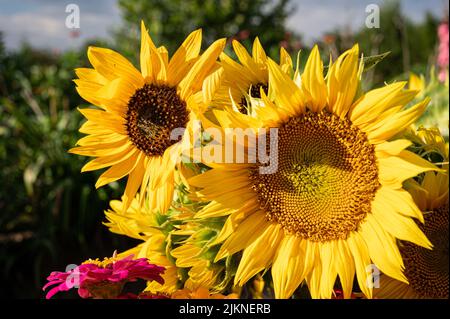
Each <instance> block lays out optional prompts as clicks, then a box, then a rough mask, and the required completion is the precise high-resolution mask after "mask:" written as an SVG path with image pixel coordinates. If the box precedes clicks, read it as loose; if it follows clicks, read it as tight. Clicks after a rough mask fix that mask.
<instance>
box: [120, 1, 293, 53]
mask: <svg viewBox="0 0 450 319" xmlns="http://www.w3.org/2000/svg"><path fill="white" fill-rule="evenodd" d="M118 4H119V7H120V9H121V12H122V15H123V18H124V22H123V26H122V28H121V29H120V30H119V31H118V32H117V33H116V39H117V44H119V45H120V49H121V52H122V53H125V54H126V55H127V56H128V57H129V58H131V59H133V60H134V61H138V59H137V58H138V52H137V50H136V48H139V41H140V21H141V20H142V21H144V22H145V23H146V27H147V28H148V29H149V31H150V34H151V35H152V38H153V40H154V42H155V43H156V45H161V44H164V45H165V46H166V47H167V49H168V50H169V53H173V52H174V51H175V50H176V48H177V47H178V46H179V45H180V44H181V43H182V42H183V41H184V39H185V38H186V36H187V35H188V34H189V33H190V32H192V31H194V30H196V29H198V28H202V32H203V42H204V45H209V44H211V43H212V42H213V41H215V40H216V39H219V38H223V37H227V38H237V39H239V40H244V41H246V40H247V39H249V40H250V39H251V40H253V38H255V37H256V36H259V37H260V39H261V42H262V43H263V44H264V47H265V48H266V50H267V52H268V53H271V54H276V55H277V54H278V51H279V45H280V42H282V41H286V40H290V38H291V36H292V35H291V34H290V33H289V32H288V30H287V29H286V26H285V22H286V18H287V17H288V14H289V13H291V12H293V10H292V9H293V7H292V5H290V0H251V1H248V0H245V1H242V0H192V1H184V0H171V1H162V0H137V1H135V0H119V1H118ZM247 42H249V41H247ZM249 43H250V42H249Z"/></svg>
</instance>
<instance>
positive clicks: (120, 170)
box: [95, 152, 141, 188]
mask: <svg viewBox="0 0 450 319" xmlns="http://www.w3.org/2000/svg"><path fill="white" fill-rule="evenodd" d="M140 156H141V152H136V153H134V154H133V155H132V156H130V158H128V159H127V160H125V161H123V162H120V163H118V164H115V165H113V166H111V167H110V168H109V169H108V170H107V171H106V172H104V173H103V174H102V175H100V177H99V178H98V180H97V183H95V187H96V188H99V187H102V186H104V185H106V184H109V183H112V182H114V181H116V180H118V179H121V178H122V177H124V176H126V175H128V174H129V173H130V172H131V171H132V170H133V169H134V168H135V167H136V164H137V162H138V160H139V157H140Z"/></svg>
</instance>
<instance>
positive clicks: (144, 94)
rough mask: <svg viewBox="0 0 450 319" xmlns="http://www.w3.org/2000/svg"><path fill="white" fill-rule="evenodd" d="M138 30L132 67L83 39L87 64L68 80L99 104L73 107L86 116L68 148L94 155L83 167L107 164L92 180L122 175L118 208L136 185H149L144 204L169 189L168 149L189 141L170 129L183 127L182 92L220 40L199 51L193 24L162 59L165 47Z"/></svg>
mask: <svg viewBox="0 0 450 319" xmlns="http://www.w3.org/2000/svg"><path fill="white" fill-rule="evenodd" d="M141 32H142V33H141V52H140V65H141V70H140V71H138V70H137V69H136V68H135V67H134V66H133V65H132V64H131V63H130V62H129V61H127V60H126V59H125V58H124V57H123V56H121V55H120V54H118V53H116V52H114V51H112V50H109V49H103V48H96V47H89V49H88V58H89V61H90V62H91V64H92V65H93V67H94V68H93V69H87V68H81V69H77V70H76V73H77V76H78V77H79V79H77V80H75V83H76V85H77V91H78V93H79V94H80V96H81V97H83V98H84V99H85V100H87V101H88V102H90V103H92V104H93V105H96V106H98V107H99V108H100V109H91V108H89V109H80V112H81V113H82V114H83V115H84V116H85V117H86V118H87V120H88V121H87V122H86V123H84V124H83V125H82V127H81V128H80V132H82V133H85V134H88V136H86V137H83V138H82V139H80V140H79V141H78V143H77V144H78V145H79V146H78V147H75V148H72V149H71V150H70V152H72V153H75V154H79V155H85V156H93V157H96V158H95V159H93V160H92V161H90V162H89V163H87V164H86V165H85V166H84V167H83V168H82V171H83V172H84V171H92V170H97V169H102V168H106V167H109V169H108V170H106V171H105V172H104V173H103V174H102V175H101V176H100V178H99V179H98V181H97V183H96V185H95V186H96V187H101V186H103V185H105V184H108V183H111V182H113V181H116V180H118V179H121V178H123V177H125V176H128V181H127V185H126V189H125V194H124V202H125V206H124V207H125V208H126V207H128V206H129V204H130V203H131V200H132V199H133V198H134V195H135V194H136V193H137V192H138V190H139V189H140V191H141V193H142V194H141V198H142V200H143V199H144V196H143V195H144V193H145V192H146V191H147V186H149V189H150V191H149V192H148V194H149V196H150V205H151V206H152V207H153V208H156V209H158V210H160V211H161V212H164V211H166V210H167V208H168V206H169V205H170V202H171V200H172V196H173V184H174V183H173V179H174V176H173V173H174V170H175V167H176V161H177V158H176V157H177V155H178V154H179V153H180V150H181V148H182V147H186V144H185V143H189V140H188V139H187V137H186V136H187V134H184V135H183V136H182V138H181V140H177V139H173V138H172V136H171V134H172V133H173V130H174V129H178V128H182V129H183V128H188V129H189V128H190V127H191V125H192V121H193V119H194V115H193V112H192V110H191V107H190V100H191V99H192V98H194V97H195V95H196V93H197V92H199V91H200V90H201V89H202V83H203V80H204V79H205V78H206V77H207V76H208V75H209V74H210V73H212V72H214V71H216V70H218V65H217V64H216V59H217V57H218V56H219V54H220V53H221V52H222V50H223V48H224V45H225V40H224V39H220V40H217V41H216V42H214V43H213V44H212V45H211V46H210V47H209V48H208V49H207V50H206V51H205V52H204V53H203V54H202V55H201V56H199V52H200V47H201V39H202V36H201V30H197V31H194V32H192V33H191V34H190V35H189V36H188V37H187V38H186V40H185V41H184V42H183V44H182V45H181V46H180V48H179V49H178V50H177V51H176V52H175V54H174V55H173V56H172V58H171V59H170V60H169V57H168V52H167V50H166V48H165V47H164V46H161V47H159V48H157V47H156V46H155V44H154V43H153V41H152V40H151V38H150V36H149V35H148V33H147V30H146V28H145V26H144V24H143V23H142V26H141ZM200 95H201V94H200ZM200 99H201V96H200ZM187 132H188V130H187Z"/></svg>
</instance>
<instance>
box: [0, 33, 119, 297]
mask: <svg viewBox="0 0 450 319" xmlns="http://www.w3.org/2000/svg"><path fill="white" fill-rule="evenodd" d="M0 43H1V41H0ZM1 48H3V46H2V47H1ZM82 61H83V59H80V55H79V54H78V53H76V52H67V53H65V54H63V55H61V56H55V55H53V54H49V53H48V52H39V51H34V50H32V49H31V48H29V47H26V46H25V47H23V48H22V49H21V50H19V51H17V52H14V53H6V52H5V51H4V50H3V49H2V50H1V51H0V92H1V95H0V162H1V173H0V174H1V183H0V211H1V214H0V263H1V264H2V267H1V270H0V281H1V282H2V288H5V289H1V290H0V298H2V297H19V298H27V297H42V292H41V287H42V285H43V283H44V282H45V278H46V276H47V275H48V274H49V273H50V271H53V270H64V268H65V267H66V265H68V264H70V263H77V262H81V261H83V258H84V259H87V258H88V257H97V256H100V257H101V256H103V255H105V254H106V255H110V254H112V252H113V250H114V249H116V248H120V245H121V243H122V246H123V243H124V242H125V241H126V239H125V238H119V237H114V238H113V237H112V236H110V234H109V233H108V232H107V230H106V229H104V228H105V227H104V226H103V225H102V224H101V222H102V221H103V220H104V217H103V210H104V209H106V208H107V204H108V200H109V199H112V198H118V196H120V189H119V187H118V185H116V187H115V189H111V188H102V189H100V190H99V191H97V190H95V187H94V184H95V180H96V178H97V176H98V175H97V176H96V175H95V174H81V173H80V169H81V167H82V165H83V163H84V162H85V161H86V159H85V158H82V157H79V156H76V155H72V154H68V153H67V150H68V149H69V148H71V147H73V146H74V145H75V143H76V141H77V139H78V138H79V137H80V134H79V133H78V128H79V126H80V124H81V122H82V121H83V120H82V117H81V115H80V113H79V112H78V111H77V110H76V108H75V107H76V106H78V105H79V104H81V103H82V100H81V99H80V98H79V97H78V95H77V93H76V91H75V89H74V85H73V83H72V81H71V79H72V78H73V77H74V73H73V69H74V68H75V67H79V66H81V65H80V62H81V63H83V62H82ZM93 243H95V244H93ZM127 246H128V245H126V246H124V247H127Z"/></svg>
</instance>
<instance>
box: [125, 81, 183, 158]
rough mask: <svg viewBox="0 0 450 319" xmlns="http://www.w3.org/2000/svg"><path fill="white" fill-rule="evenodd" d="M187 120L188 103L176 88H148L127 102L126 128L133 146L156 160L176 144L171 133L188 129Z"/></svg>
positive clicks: (142, 89) (151, 85)
mask: <svg viewBox="0 0 450 319" xmlns="http://www.w3.org/2000/svg"><path fill="white" fill-rule="evenodd" d="M188 119H189V113H188V110H187V108H186V103H185V102H184V101H183V100H181V99H180V97H179V96H178V94H177V91H176V88H174V87H170V86H166V85H154V84H145V85H144V86H143V87H142V88H140V89H138V90H137V91H136V92H135V93H134V95H133V96H132V97H131V98H130V101H129V102H128V110H127V115H126V120H127V122H126V127H127V132H128V136H129V137H130V140H131V142H132V143H133V144H134V145H135V146H136V147H137V148H138V149H139V150H141V151H142V152H144V153H145V154H146V155H148V156H155V155H162V154H164V151H165V150H166V149H167V148H168V147H169V146H171V145H172V144H174V143H176V142H177V140H176V139H171V132H172V130H173V129H176V128H185V127H186V124H187V122H188Z"/></svg>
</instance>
